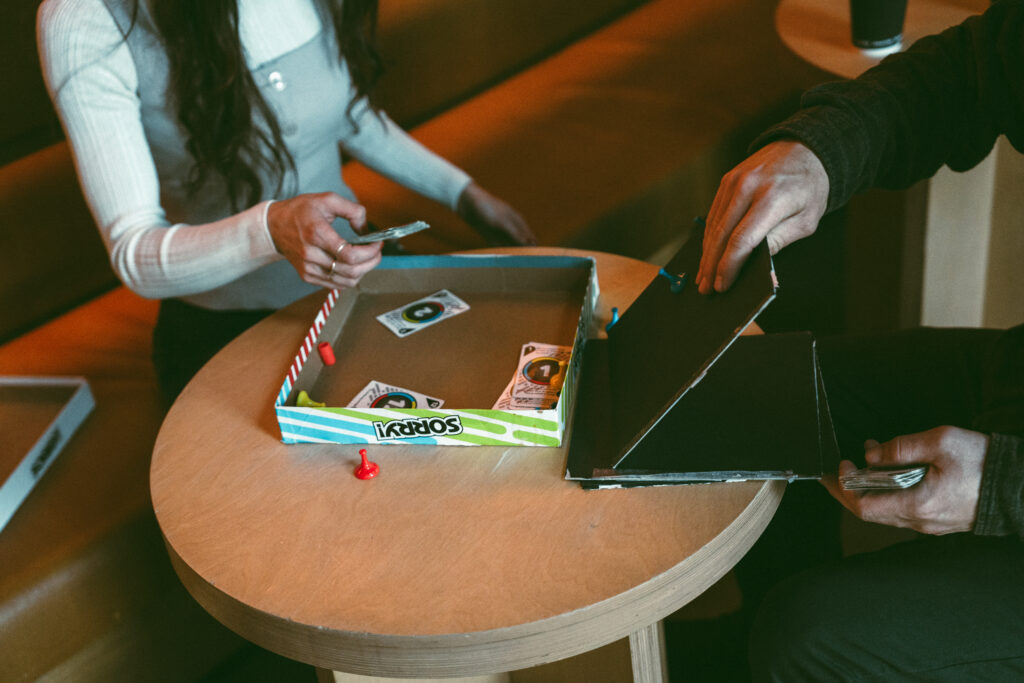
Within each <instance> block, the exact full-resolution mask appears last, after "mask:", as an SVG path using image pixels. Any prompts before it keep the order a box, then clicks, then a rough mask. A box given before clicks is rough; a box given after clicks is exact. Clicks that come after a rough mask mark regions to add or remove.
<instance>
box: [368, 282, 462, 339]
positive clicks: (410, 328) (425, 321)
mask: <svg viewBox="0 0 1024 683" xmlns="http://www.w3.org/2000/svg"><path fill="white" fill-rule="evenodd" d="M468 310H469V304H467V303H466V302H465V301H463V300H462V299H460V298H459V297H457V296H455V295H454V294H452V293H451V292H449V291H448V290H447V289H442V290H441V291H439V292H434V293H433V294H431V295H430V296H425V297H423V298H422V299H418V300H416V301H413V302H412V303H411V304H406V305H405V306H401V307H399V308H396V309H395V310H393V311H388V312H387V313H384V314H382V315H378V316H377V320H379V321H380V322H381V323H382V324H383V325H384V326H385V327H387V328H388V329H389V330H391V331H392V332H394V333H395V334H396V335H398V336H399V337H408V336H409V335H410V334H413V333H415V332H419V331H420V330H422V329H424V328H427V327H430V326H431V325H434V324H436V323H439V322H441V321H442V320H446V319H448V318H451V317H452V316H455V315H458V314H459V313H465V312H466V311H468Z"/></svg>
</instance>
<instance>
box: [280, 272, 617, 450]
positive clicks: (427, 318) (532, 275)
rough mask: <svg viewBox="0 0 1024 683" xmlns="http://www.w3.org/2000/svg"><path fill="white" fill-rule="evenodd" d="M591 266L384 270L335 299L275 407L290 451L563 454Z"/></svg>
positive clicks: (589, 312) (592, 279) (587, 319)
mask: <svg viewBox="0 0 1024 683" xmlns="http://www.w3.org/2000/svg"><path fill="white" fill-rule="evenodd" d="M597 296H598V285H597V274H596V268H595V265H594V262H593V260H592V259H589V258H584V257H575V256H496V255H484V256H478V255H466V256H404V257H393V258H385V259H384V260H383V261H382V262H381V265H380V266H378V267H377V268H376V269H374V270H373V271H371V272H370V273H368V274H367V275H366V276H365V277H364V278H363V279H362V280H361V281H360V283H359V286H358V287H355V288H353V289H349V290H344V291H340V292H339V291H332V292H330V293H329V295H328V296H327V299H326V301H325V302H324V304H323V306H322V307H321V309H320V311H319V312H318V315H317V317H316V319H315V320H314V322H313V325H312V326H311V327H310V329H309V331H308V333H307V335H306V337H305V339H304V340H303V343H302V345H301V347H300V349H299V351H298V354H297V355H296V356H295V360H294V362H293V363H292V366H291V368H290V369H289V372H288V374H287V377H286V378H285V380H284V383H283V384H282V386H281V389H280V392H279V393H278V396H277V400H276V402H275V411H276V413H277V419H278V424H279V426H280V428H281V438H282V440H283V441H284V442H285V443H302V442H306V443H308V442H320V443H324V442H326V443H344V444H382V445H386V444H425V445H445V446H454V445H459V446H493V445H507V446H560V445H561V444H562V440H563V436H564V434H565V429H566V423H567V421H568V418H569V416H570V415H571V414H572V407H573V398H574V393H575V387H576V382H577V378H578V374H579V373H578V371H579V365H580V361H581V354H582V347H583V342H584V340H585V339H586V337H587V334H588V330H589V327H590V325H591V323H592V316H593V311H594V309H595V306H596V301H597Z"/></svg>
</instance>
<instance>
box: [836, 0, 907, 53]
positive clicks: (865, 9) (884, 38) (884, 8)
mask: <svg viewBox="0 0 1024 683" xmlns="http://www.w3.org/2000/svg"><path fill="white" fill-rule="evenodd" d="M906 13H907V0H850V29H851V33H852V37H853V44H854V45H856V46H857V47H859V48H860V49H862V50H868V51H875V50H877V51H887V52H895V51H896V50H899V49H900V46H901V43H902V41H903V19H904V16H905V15H906Z"/></svg>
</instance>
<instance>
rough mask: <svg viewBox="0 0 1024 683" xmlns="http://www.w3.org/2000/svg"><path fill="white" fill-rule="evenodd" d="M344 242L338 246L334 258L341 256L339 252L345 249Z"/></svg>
mask: <svg viewBox="0 0 1024 683" xmlns="http://www.w3.org/2000/svg"><path fill="white" fill-rule="evenodd" d="M345 244H346V242H342V243H341V244H339V245H338V248H337V249H336V250H335V251H334V258H338V257H339V256H341V250H342V249H344V248H345Z"/></svg>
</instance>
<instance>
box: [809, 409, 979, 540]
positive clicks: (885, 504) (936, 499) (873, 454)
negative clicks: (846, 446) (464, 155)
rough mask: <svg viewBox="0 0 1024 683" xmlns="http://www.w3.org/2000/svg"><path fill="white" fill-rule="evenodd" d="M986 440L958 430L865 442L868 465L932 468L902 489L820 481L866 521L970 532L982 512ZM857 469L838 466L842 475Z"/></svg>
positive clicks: (925, 530) (940, 429) (928, 530)
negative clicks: (861, 488)
mask: <svg viewBox="0 0 1024 683" xmlns="http://www.w3.org/2000/svg"><path fill="white" fill-rule="evenodd" d="M987 449H988V436H987V435H985V434H981V433H978V432H972V431H968V430H966V429H959V428H957V427H936V428H935V429H930V430H928V431H927V432H921V433H920V434H908V435H904V436H898V437H896V438H895V439H893V440H892V441H888V442H886V443H884V444H878V443H877V442H874V441H869V442H868V443H866V444H865V452H864V458H865V460H866V461H867V464H868V466H869V467H885V466H896V465H913V464H921V465H928V472H927V474H926V475H925V477H924V479H922V480H921V482H920V483H919V484H917V485H916V486H913V487H911V488H909V489H904V490H899V491H885V492H882V491H868V492H857V491H846V490H844V489H842V488H841V487H840V486H839V482H838V479H837V478H836V477H828V478H826V479H823V480H822V483H823V484H824V485H825V487H826V488H828V490H829V492H830V493H831V494H832V495H833V496H834V497H835V498H836V500H838V501H839V502H840V503H842V504H843V505H844V506H846V508H847V509H848V510H850V512H852V513H853V514H855V515H856V516H857V517H860V518H861V519H863V520H864V521H866V522H875V523H878V524H888V525H889V526H898V527H907V528H910V529H914V530H915V531H920V532H921V533H925V534H936V535H941V534H950V533H956V532H960V531H970V530H971V529H972V528H974V522H975V519H976V517H977V514H978V494H979V492H980V490H981V472H982V467H983V465H984V463H985V452H986V450H987ZM854 469H855V467H854V464H853V463H852V462H850V461H849V460H844V461H842V462H841V463H839V475H840V476H842V475H844V474H846V473H847V472H850V471H853V470H854Z"/></svg>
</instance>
